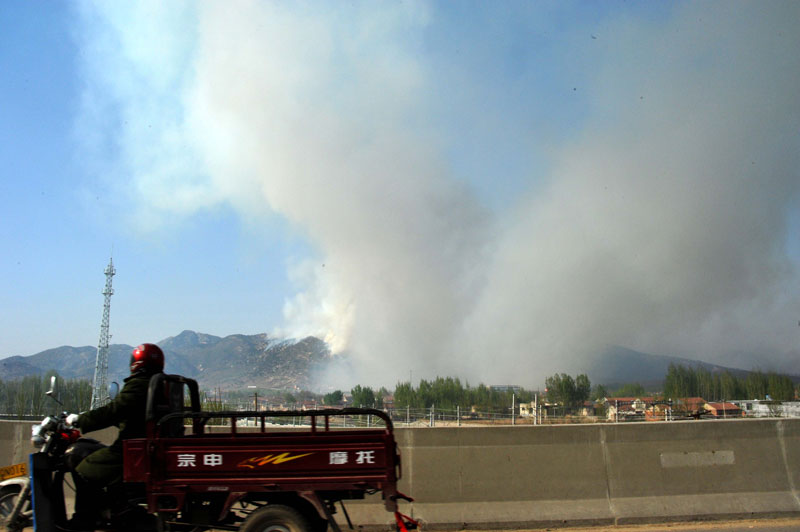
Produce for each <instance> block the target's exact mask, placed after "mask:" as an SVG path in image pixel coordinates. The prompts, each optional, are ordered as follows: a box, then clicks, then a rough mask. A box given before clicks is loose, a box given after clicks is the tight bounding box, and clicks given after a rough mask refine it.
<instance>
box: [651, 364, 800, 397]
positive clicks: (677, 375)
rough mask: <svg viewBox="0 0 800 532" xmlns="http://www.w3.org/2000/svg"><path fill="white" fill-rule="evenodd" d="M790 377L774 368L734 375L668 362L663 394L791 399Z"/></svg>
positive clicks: (792, 390)
mask: <svg viewBox="0 0 800 532" xmlns="http://www.w3.org/2000/svg"><path fill="white" fill-rule="evenodd" d="M794 395H795V387H794V383H793V382H792V379H791V378H789V377H788V376H786V375H780V374H777V373H774V372H769V373H762V372H761V371H751V372H750V373H748V374H747V376H746V377H737V376H736V375H733V374H731V373H730V372H729V371H725V372H723V373H713V374H712V373H711V372H710V371H708V370H707V369H705V368H703V367H686V366H683V365H680V364H677V365H676V364H670V366H669V369H668V370H667V376H666V378H665V380H664V397H671V398H677V397H702V398H703V399H705V400H706V401H721V400H724V399H759V400H764V399H767V396H769V398H770V399H773V400H775V401H791V400H793V399H794Z"/></svg>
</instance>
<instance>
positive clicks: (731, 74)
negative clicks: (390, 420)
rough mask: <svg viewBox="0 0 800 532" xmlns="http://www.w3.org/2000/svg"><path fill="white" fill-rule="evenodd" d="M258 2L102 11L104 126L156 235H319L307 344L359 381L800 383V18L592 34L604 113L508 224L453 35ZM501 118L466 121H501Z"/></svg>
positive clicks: (94, 45) (597, 108)
mask: <svg viewBox="0 0 800 532" xmlns="http://www.w3.org/2000/svg"><path fill="white" fill-rule="evenodd" d="M235 6H236V7H235V8H232V7H231V6H229V5H227V4H226V5H221V4H214V3H201V4H191V5H190V6H183V5H178V4H175V3H170V4H161V3H152V4H150V3H144V4H139V5H138V6H137V7H135V8H129V7H125V8H123V10H124V12H122V13H120V12H118V11H117V8H119V7H120V5H118V4H117V5H115V6H114V7H109V5H108V4H98V5H97V6H87V7H86V8H85V9H84V13H83V20H84V21H85V23H86V24H85V28H83V29H82V33H83V35H84V39H85V42H84V44H85V46H86V50H87V62H86V72H87V76H88V77H87V79H88V89H87V98H86V101H87V106H86V113H85V117H87V118H86V121H87V123H88V124H89V125H94V126H97V127H100V128H105V129H106V130H109V131H112V130H113V131H114V132H115V134H119V135H120V139H121V140H120V141H119V144H118V146H117V148H116V151H115V153H116V154H117V155H116V159H115V161H116V162H115V164H117V165H118V168H120V169H122V170H123V175H126V176H129V181H130V185H128V186H129V190H128V192H129V193H130V194H133V195H137V196H139V197H143V198H145V199H147V200H148V203H149V204H151V205H154V212H153V213H152V214H153V216H154V217H151V218H150V219H151V220H156V221H155V222H153V223H154V224H155V225H158V224H159V223H164V221H165V220H166V219H167V217H168V216H174V215H176V214H179V215H183V214H190V213H193V212H196V211H197V210H199V209H202V208H205V207H209V206H212V205H215V204H218V203H222V202H224V203H229V204H231V205H234V206H235V207H236V208H237V209H238V210H239V211H240V212H241V213H242V215H243V216H245V217H248V218H252V217H258V216H259V215H260V214H261V213H263V212H270V213H277V214H279V215H281V216H283V217H285V218H286V219H287V220H288V221H289V222H290V223H291V224H292V226H293V227H295V228H296V229H297V230H298V231H299V232H301V233H302V234H303V235H305V237H306V238H307V239H308V241H309V242H310V243H311V244H312V245H313V247H314V249H315V250H317V253H318V256H316V257H314V258H313V259H309V260H307V261H304V262H301V263H298V264H295V265H294V266H293V270H292V276H293V278H294V280H295V281H296V282H297V284H298V294H297V295H296V296H295V297H294V298H292V299H291V300H289V301H287V302H286V303H285V314H286V318H287V322H286V324H285V328H284V330H285V331H286V332H288V333H290V334H294V335H303V334H315V335H318V336H320V337H322V338H325V339H326V340H327V341H328V342H329V344H330V345H331V346H332V348H333V350H334V351H337V352H346V353H348V355H349V356H350V357H351V360H352V361H353V364H352V367H353V368H358V370H359V372H358V373H352V374H350V375H349V378H350V379H351V381H350V382H342V383H341V384H342V385H344V386H346V385H348V384H350V383H351V382H352V381H355V380H358V381H360V382H372V383H375V384H386V385H392V384H394V382H396V380H397V379H398V376H399V378H404V377H403V376H404V375H408V374H409V371H413V374H414V376H415V377H432V376H435V375H459V376H461V377H464V378H468V379H470V380H471V382H477V381H484V382H489V381H491V382H500V381H503V382H508V381H514V382H518V383H520V384H523V385H530V384H539V383H540V382H541V381H543V379H544V376H546V375H549V374H551V373H552V372H554V371H580V370H581V368H582V361H583V360H585V357H588V356H592V355H593V354H596V353H597V352H598V351H599V350H601V349H602V348H603V347H605V346H607V345H610V344H618V345H624V346H627V347H631V348H634V349H640V350H643V351H647V352H654V353H662V354H675V355H681V356H688V357H692V358H700V359H704V360H710V361H715V362H720V363H726V364H730V365H745V367H749V366H752V365H753V360H754V358H753V357H760V358H759V360H761V361H762V362H763V365H764V366H771V367H778V368H780V369H784V370H798V369H800V367H798V366H797V365H795V366H791V364H790V362H789V361H790V360H791V359H792V357H794V358H796V357H797V354H798V348H797V346H798V345H800V344H798V342H800V331H798V327H797V322H798V318H800V309H799V308H798V307H799V306H800V304H798V300H797V296H798V294H800V290H798V289H799V288H800V286H799V283H798V275H797V266H798V261H799V258H798V256H797V255H796V254H795V255H793V254H792V252H791V250H792V249H795V248H796V247H797V238H798V237H797V236H796V234H793V233H792V232H791V228H792V226H793V225H794V230H795V231H797V226H798V222H797V220H798V218H797V210H798V195H799V194H800V164H799V163H800V100H798V98H797V95H798V94H800V55H799V54H797V50H798V49H800V32H799V31H798V30H797V27H796V21H797V20H799V19H800V7H798V5H797V4H796V3H792V2H787V3H783V4H781V3H777V2H773V3H769V4H763V5H762V4H759V5H756V4H752V3H741V4H739V3H737V4H735V5H730V4H726V7H725V8H724V9H715V6H714V5H709V4H701V5H698V4H690V5H687V6H683V7H681V6H676V7H675V10H674V12H673V13H670V14H669V15H668V16H665V17H664V18H660V19H658V20H651V19H649V18H647V17H635V16H633V15H626V16H622V15H621V16H619V17H607V19H605V22H604V23H603V26H602V27H601V28H594V29H593V31H594V32H596V33H597V35H594V34H593V32H592V31H590V28H587V27H583V26H581V25H580V24H578V23H576V27H575V28H573V30H572V33H577V32H579V31H580V32H584V31H585V33H584V37H585V41H586V46H594V47H595V49H594V51H593V52H592V54H591V57H590V58H589V55H588V54H585V56H584V57H579V58H577V59H576V60H575V61H576V62H575V64H572V65H570V67H569V68H573V69H580V68H584V69H585V72H584V73H583V74H582V80H583V81H584V82H585V83H586V84H585V85H583V86H581V88H580V89H581V91H583V92H588V93H590V96H589V97H587V99H586V100H585V101H586V110H585V112H584V113H583V115H582V116H581V117H580V119H579V120H576V122H575V123H574V124H573V128H574V133H573V134H572V135H571V136H570V140H569V141H563V142H560V141H559V142H556V141H553V142H551V143H550V144H549V145H548V146H547V147H546V148H545V147H542V146H536V147H534V146H531V151H532V152H534V151H535V152H536V153H540V154H541V157H543V158H545V159H546V162H545V163H541V162H540V163H539V164H535V165H534V164H532V165H531V168H530V169H529V170H528V173H527V174H525V173H524V172H523V178H524V179H522V180H521V181H520V182H523V183H524V182H527V183H529V184H530V186H529V187H528V189H527V190H526V189H520V190H519V191H518V194H516V195H515V197H514V198H513V201H509V202H508V203H507V204H506V205H503V206H502V207H500V208H498V207H497V206H492V207H489V206H488V205H490V204H491V202H487V201H486V198H485V197H483V195H482V194H478V193H477V192H476V190H477V189H478V188H477V187H475V186H473V185H474V183H470V181H469V180H467V179H465V178H464V176H462V175H460V174H459V171H458V170H457V167H458V165H457V164H454V163H453V162H452V160H451V158H452V157H453V150H452V149H451V147H452V145H453V144H454V143H456V142H457V141H456V140H454V139H456V138H457V137H458V135H459V133H460V132H459V131H454V130H453V128H448V125H447V124H446V123H442V122H443V119H442V117H443V116H444V115H443V114H442V113H437V112H436V111H437V110H436V105H437V103H441V99H437V98H434V97H432V96H431V95H432V94H439V95H441V93H442V92H443V88H442V85H443V84H445V83H447V79H445V78H444V77H443V76H441V75H439V72H438V71H437V69H436V65H435V64H433V63H432V62H431V61H430V60H429V59H428V58H429V55H431V54H428V53H427V52H430V51H431V50H430V42H431V41H430V38H429V37H430V35H429V34H430V32H431V31H434V29H435V28H436V27H437V24H439V22H438V21H437V18H436V17H437V16H441V15H442V14H441V13H439V12H437V11H436V10H435V9H432V8H430V6H426V5H425V4H415V3H410V4H409V3H402V4H400V3H398V4H380V5H377V4H373V3H365V4H360V5H357V6H356V7H353V6H348V7H344V6H342V5H326V4H321V5H315V6H313V8H312V7H298V6H295V5H289V4H286V3H282V2H281V3H261V2H254V3H245V2H242V3H237V4H235ZM534 15H535V14H534ZM528 16H530V14H528ZM153 21H157V23H156V24H154V23H153ZM712 21H713V22H712ZM143 28H156V30H149V33H148V34H147V35H146V36H145V37H143V36H142V34H141V33H139V32H141V31H143ZM178 36H180V37H178ZM531 46H535V45H534V44H533V43H532V44H531ZM465 52H466V53H468V51H465ZM471 75H473V76H474V79H475V82H476V83H482V84H485V80H482V73H481V72H472V73H471ZM569 89H573V88H572V87H569ZM569 89H566V90H569ZM575 89H577V87H575ZM465 90H469V88H468V87H467V88H466V89H465ZM575 92H577V90H576V91H575ZM543 97H545V96H544V95H543V94H536V93H532V94H530V99H531V100H536V99H538V98H543ZM90 104H91V105H90ZM109 110H112V111H113V112H112V113H110V114H111V115H112V116H113V117H114V119H113V120H109V118H108V114H109V113H108V111H109ZM480 112H481V111H480V110H478V109H475V108H470V109H464V110H463V113H464V114H465V115H469V116H471V117H474V118H475V121H474V125H475V127H481V124H483V123H485V122H484V120H486V121H488V120H489V119H490V118H491V120H493V121H497V120H498V118H497V117H489V116H480ZM491 112H492V110H491V109H489V110H487V111H486V113H487V114H490V113H491ZM101 117H102V120H101ZM503 118H504V119H507V120H508V121H509V124H510V126H509V127H511V124H512V123H513V122H514V120H515V116H514V113H513V112H512V113H509V114H508V115H507V116H506V117H503ZM551 118H554V119H558V116H557V115H554V116H551ZM482 119H483V120H482ZM564 119H565V120H567V119H570V120H573V119H575V117H574V116H573V115H570V116H569V117H567V116H565V117H564ZM513 127H516V128H519V127H520V126H519V124H516V123H514V124H513ZM528 127H529V128H531V129H536V128H537V125H536V124H530V125H529V126H528ZM534 148H535V149H534ZM498 149H502V147H498ZM543 168H546V170H543ZM501 172H502V169H500V168H498V169H497V174H496V175H486V176H483V180H484V182H488V183H492V182H498V183H502V182H503V181H504V179H505V178H506V177H507V176H504V175H502V173H501ZM127 181H128V180H126V182H127ZM498 186H500V185H498ZM489 188H491V187H489ZM484 194H485V193H484ZM159 215H160V216H161V217H163V218H158V216H159ZM268 326H270V324H265V327H268Z"/></svg>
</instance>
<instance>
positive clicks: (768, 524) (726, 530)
mask: <svg viewBox="0 0 800 532" xmlns="http://www.w3.org/2000/svg"><path fill="white" fill-rule="evenodd" d="M545 531H548V532H798V531H800V518H785V519H748V520H737V521H713V522H702V523H669V524H657V525H624V526H595V527H578V528H554V527H550V528H536V529H530V530H527V531H524V532H545ZM473 532H479V531H473ZM492 532H499V531H496V530H495V531H492ZM503 532H523V531H503Z"/></svg>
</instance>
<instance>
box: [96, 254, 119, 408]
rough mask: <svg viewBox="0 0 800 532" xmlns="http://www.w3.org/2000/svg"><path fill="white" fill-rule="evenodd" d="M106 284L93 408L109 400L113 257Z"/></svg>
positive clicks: (110, 261) (114, 271) (108, 267)
mask: <svg viewBox="0 0 800 532" xmlns="http://www.w3.org/2000/svg"><path fill="white" fill-rule="evenodd" d="M104 273H105V274H106V286H105V288H104V289H103V296H104V297H105V299H104V301H103V320H102V321H101V322H100V342H99V343H98V345H97V360H96V361H95V364H94V383H93V385H92V404H91V408H92V409H95V408H97V407H98V406H103V405H104V404H106V403H107V402H108V401H109V397H108V339H109V338H110V337H111V335H109V334H108V320H109V316H110V314H111V295H112V294H113V293H114V289H113V288H111V278H112V277H114V274H115V273H117V271H116V270H115V269H114V260H113V258H109V259H108V266H106V269H105V272H104Z"/></svg>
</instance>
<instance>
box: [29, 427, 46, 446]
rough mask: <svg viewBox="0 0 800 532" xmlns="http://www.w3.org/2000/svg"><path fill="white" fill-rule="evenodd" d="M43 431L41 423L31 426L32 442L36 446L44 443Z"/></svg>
mask: <svg viewBox="0 0 800 532" xmlns="http://www.w3.org/2000/svg"><path fill="white" fill-rule="evenodd" d="M41 432H42V426H41V425H34V426H33V427H31V443H32V444H33V445H34V446H36V447H41V446H42V445H44V438H43V437H42V435H41Z"/></svg>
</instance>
